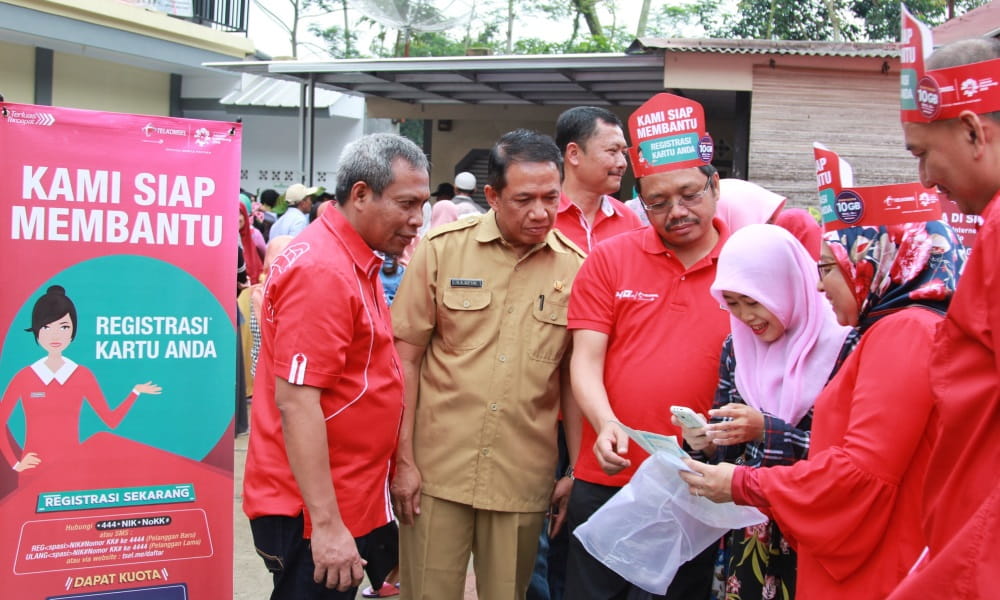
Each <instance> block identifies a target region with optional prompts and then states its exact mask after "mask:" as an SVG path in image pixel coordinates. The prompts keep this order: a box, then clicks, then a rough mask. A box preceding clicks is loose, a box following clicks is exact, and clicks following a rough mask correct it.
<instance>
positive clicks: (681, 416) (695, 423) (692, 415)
mask: <svg viewBox="0 0 1000 600" xmlns="http://www.w3.org/2000/svg"><path fill="white" fill-rule="evenodd" d="M670 412H671V413H673V415H674V416H675V417H677V420H678V421H680V422H681V424H682V425H684V426H685V427H687V428H688V429H698V428H699V427H704V426H705V425H708V423H707V422H706V421H705V419H704V418H703V417H702V416H701V415H699V414H698V413H696V412H694V411H693V410H691V409H690V408H688V407H686V406H671V407H670Z"/></svg>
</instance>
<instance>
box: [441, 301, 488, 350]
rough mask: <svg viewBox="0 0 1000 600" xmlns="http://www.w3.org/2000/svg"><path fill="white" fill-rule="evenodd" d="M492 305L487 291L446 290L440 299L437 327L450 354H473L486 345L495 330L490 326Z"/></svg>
mask: <svg viewBox="0 0 1000 600" xmlns="http://www.w3.org/2000/svg"><path fill="white" fill-rule="evenodd" d="M491 301H492V294H491V293H490V291H489V290H482V289H446V290H445V291H444V294H443V295H442V298H441V304H442V305H443V306H444V309H443V310H442V311H441V313H440V315H439V323H438V331H439V332H440V334H441V340H442V341H443V342H444V344H445V346H447V347H448V348H451V349H453V350H472V349H474V348H478V347H480V346H482V345H483V344H485V343H486V342H487V341H489V339H490V336H491V335H492V334H494V333H495V330H496V328H495V327H491V326H490V323H491V320H492V319H491V313H492V311H491V310H490V302H491Z"/></svg>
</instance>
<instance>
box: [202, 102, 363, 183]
mask: <svg viewBox="0 0 1000 600" xmlns="http://www.w3.org/2000/svg"><path fill="white" fill-rule="evenodd" d="M185 116H186V117H190V118H192V119H210V120H216V121H233V120H235V119H236V116H235V115H233V114H230V113H226V112H223V111H188V112H187V113H186V114H185ZM242 118H243V153H242V154H243V159H242V161H241V164H242V168H241V173H240V187H242V188H243V189H245V190H247V191H250V192H253V193H258V192H259V191H260V190H264V189H267V188H273V189H275V190H277V191H278V192H283V191H284V190H285V188H287V187H288V186H289V185H291V184H293V183H295V182H297V181H301V180H302V179H303V178H302V176H301V175H300V167H299V119H298V117H297V116H294V115H292V114H289V115H288V116H271V115H267V116H264V115H254V114H247V115H244V116H243V117H242ZM364 128H365V123H364V121H363V120H357V119H345V118H341V117H323V118H319V117H318V118H317V119H316V154H315V159H314V160H315V162H314V164H315V169H316V171H315V173H314V176H313V180H312V184H313V185H318V186H323V187H325V188H328V189H330V191H331V192H332V191H333V189H332V188H333V187H334V185H336V179H337V178H336V170H337V165H338V164H339V163H340V155H341V152H342V151H343V149H344V146H346V145H347V144H349V143H350V142H352V141H354V140H355V139H357V138H358V137H360V136H361V135H362V134H363V133H365V131H364ZM307 183H308V182H307Z"/></svg>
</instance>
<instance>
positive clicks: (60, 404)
mask: <svg viewBox="0 0 1000 600" xmlns="http://www.w3.org/2000/svg"><path fill="white" fill-rule="evenodd" d="M76 329H77V318H76V307H75V306H74V305H73V302H72V301H71V300H70V299H69V298H68V297H67V296H66V291H65V290H64V289H63V287H62V286H59V285H54V286H52V287H50V288H49V289H48V291H47V292H46V293H45V295H43V296H42V297H41V298H39V299H38V300H37V301H36V302H35V306H34V308H33V309H32V312H31V328H30V329H28V330H27V331H31V332H33V333H34V335H35V341H36V342H37V343H38V345H39V346H41V347H42V348H43V349H44V350H45V351H46V353H47V355H46V356H45V358H41V359H39V360H37V361H36V362H34V363H32V364H31V365H28V366H27V367H25V368H23V369H21V370H20V371H18V372H17V374H16V375H14V377H13V379H11V381H10V383H9V384H8V385H7V389H6V391H4V394H3V399H2V400H0V424H6V423H7V419H8V418H10V415H11V412H13V410H14V406H16V405H17V403H18V401H20V403H21V406H22V407H23V409H24V421H25V434H24V453H23V454H22V455H21V457H20V459H18V458H17V456H16V454H15V452H14V449H13V448H11V447H10V444H9V443H8V441H7V440H8V436H6V435H0V454H3V456H4V458H5V459H6V460H7V463H8V464H9V465H10V466H11V467H12V468H13V469H14V470H15V471H18V472H22V471H25V470H27V469H34V468H37V467H39V466H41V465H43V462H44V461H48V462H50V463H54V462H57V461H58V460H59V459H60V458H62V457H64V456H73V455H74V453H76V452H77V450H76V449H77V448H78V447H79V443H80V441H79V440H80V430H79V425H80V409H81V408H82V407H83V401H84V399H86V400H87V401H88V402H90V405H91V406H92V407H93V408H94V412H96V413H97V414H98V416H100V418H101V420H102V421H104V422H105V423H107V425H108V426H109V427H111V428H112V429H114V428H115V427H117V426H118V425H119V423H121V421H122V419H124V418H125V415H126V414H127V413H128V411H129V409H130V408H132V404H133V403H135V400H136V399H137V398H138V397H139V394H159V393H160V386H158V385H155V384H153V382H151V381H147V382H146V383H140V384H138V385H136V386H134V387H133V388H132V391H131V393H130V394H129V395H128V397H127V398H126V399H125V401H123V402H122V403H121V404H120V405H118V407H117V408H114V409H112V408H111V407H110V406H108V401H107V400H106V399H105V398H104V393H103V392H102V391H101V387H100V385H99V384H98V383H97V379H96V378H95V377H94V374H93V373H91V372H90V370H89V369H87V368H86V367H83V366H80V365H78V364H76V363H75V362H73V361H72V360H70V359H69V358H66V357H65V356H63V352H64V351H65V350H66V347H67V346H69V344H70V342H72V341H73V339H74V338H75V337H76Z"/></svg>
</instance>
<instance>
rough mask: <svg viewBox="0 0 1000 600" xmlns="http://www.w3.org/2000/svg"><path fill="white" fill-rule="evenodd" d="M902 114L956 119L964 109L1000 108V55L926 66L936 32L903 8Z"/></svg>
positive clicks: (925, 119) (907, 118)
mask: <svg viewBox="0 0 1000 600" xmlns="http://www.w3.org/2000/svg"><path fill="white" fill-rule="evenodd" d="M901 15H902V16H901V31H900V39H901V40H902V43H901V46H900V63H901V66H902V68H901V70H900V75H899V82H900V111H899V112H900V118H901V119H902V120H903V122H916V123H929V122H931V121H944V120H946V119H954V118H955V117H957V116H958V115H959V114H960V113H961V112H962V111H963V110H971V111H972V112H974V113H976V114H979V115H983V114H987V113H991V112H996V111H1000V82H998V81H997V79H996V78H995V77H994V76H996V75H997V74H998V73H1000V58H995V59H993V60H987V61H983V62H977V63H971V64H967V65H959V66H955V67H947V68H943V69H933V70H926V69H925V67H924V60H925V59H926V58H927V56H929V55H930V53H931V49H932V47H933V44H932V34H931V31H930V29H928V28H927V26H926V25H924V24H923V23H921V22H920V21H918V20H917V19H916V18H914V17H913V15H911V14H910V13H909V11H907V10H906V6H903V7H902V11H901Z"/></svg>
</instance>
